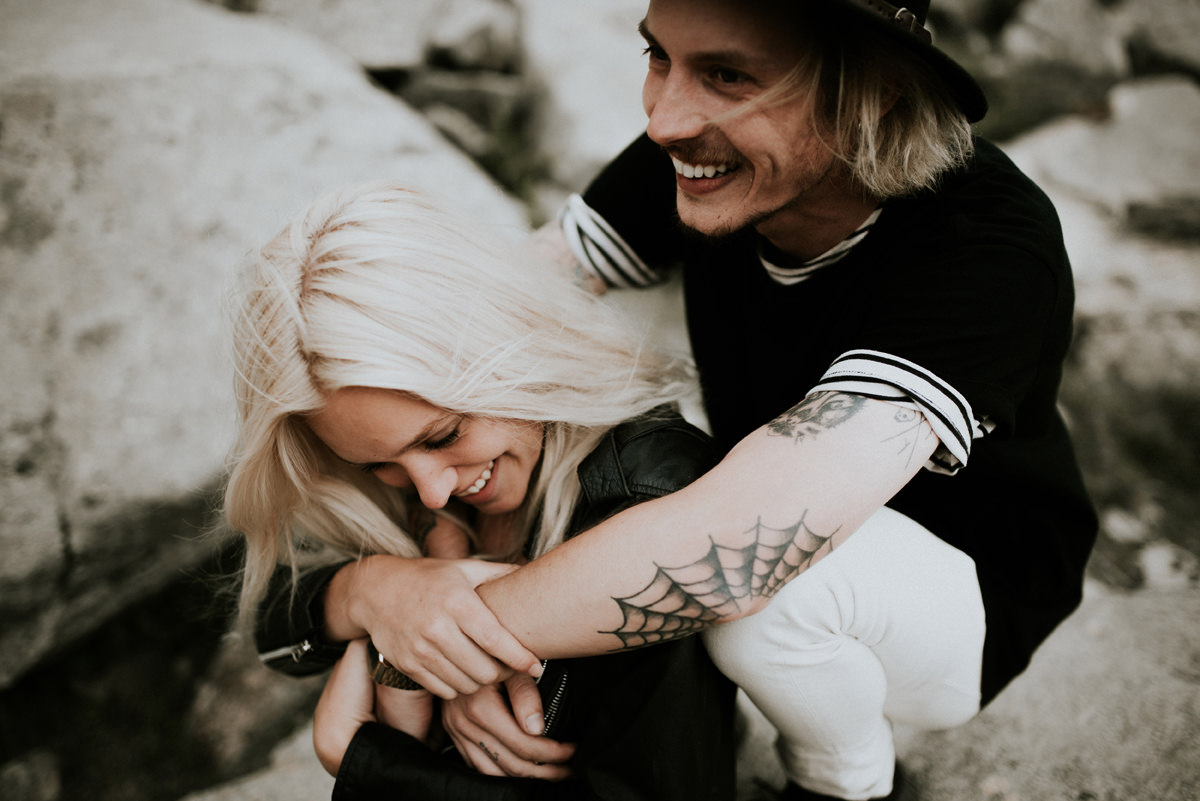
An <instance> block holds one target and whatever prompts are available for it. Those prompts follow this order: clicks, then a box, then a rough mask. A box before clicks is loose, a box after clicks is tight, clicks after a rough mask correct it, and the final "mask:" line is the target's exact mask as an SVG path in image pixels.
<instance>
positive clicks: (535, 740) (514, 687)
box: [442, 673, 575, 780]
mask: <svg viewBox="0 0 1200 801" xmlns="http://www.w3.org/2000/svg"><path fill="white" fill-rule="evenodd" d="M504 685H505V689H506V690H507V694H508V698H507V699H506V698H505V696H504V694H503V693H501V691H500V688H499V687H498V686H491V687H484V688H483V689H482V690H480V691H479V692H477V693H474V694H473V695H466V696H462V697H460V698H457V699H455V700H453V701H447V702H445V703H443V704H442V726H443V727H444V728H445V729H446V732H447V733H448V734H449V735H450V739H451V740H453V741H454V746H455V748H457V749H458V752H459V753H460V754H461V755H462V757H463V759H464V760H465V761H466V762H467V764H468V765H470V766H472V767H473V768H475V770H477V771H479V772H480V773H483V774H486V775H488V776H522V777H529V778H536V779H550V780H558V779H565V778H567V776H569V775H570V774H571V771H570V768H568V767H567V765H566V762H567V760H569V759H570V758H571V756H572V754H574V753H575V747H574V746H572V745H569V744H567V743H560V742H558V741H556V740H551V739H549V738H548V737H541V736H539V735H540V734H541V733H542V730H543V728H544V724H543V722H542V702H541V697H540V696H539V695H538V689H537V685H536V684H534V682H533V680H532V679H531V678H529V677H528V676H526V675H525V674H523V673H515V674H513V675H512V676H511V677H510V678H509V679H508V680H507V681H505V683H504ZM510 702H511V706H510Z"/></svg>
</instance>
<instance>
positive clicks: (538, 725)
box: [504, 673, 546, 736]
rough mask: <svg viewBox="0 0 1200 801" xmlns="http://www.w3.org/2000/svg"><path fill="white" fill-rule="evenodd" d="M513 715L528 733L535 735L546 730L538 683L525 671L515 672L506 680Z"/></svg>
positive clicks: (505, 684) (505, 685)
mask: <svg viewBox="0 0 1200 801" xmlns="http://www.w3.org/2000/svg"><path fill="white" fill-rule="evenodd" d="M504 687H505V689H506V690H507V691H508V703H509V705H510V706H511V707H512V712H513V717H514V718H516V721H517V723H518V724H520V726H521V728H523V729H524V730H525V731H526V732H527V733H529V734H532V735H534V736H537V735H540V734H541V733H542V732H543V731H545V730H546V720H545V718H544V717H543V714H542V696H541V694H540V693H539V692H538V687H537V684H536V683H535V682H534V680H533V679H531V678H530V677H529V676H527V675H525V674H524V673H514V674H513V675H512V676H509V677H508V679H507V680H505V682H504Z"/></svg>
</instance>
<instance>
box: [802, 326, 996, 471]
mask: <svg viewBox="0 0 1200 801" xmlns="http://www.w3.org/2000/svg"><path fill="white" fill-rule="evenodd" d="M813 391H837V392H848V393H852V394H855V395H862V396H864V397H868V398H875V399H877V400H883V401H887V402H889V403H894V404H897V405H900V406H905V407H907V408H910V409H915V410H916V411H918V412H920V413H921V414H922V415H923V416H924V417H925V419H926V421H928V423H929V425H930V427H931V428H933V432H934V434H936V435H937V438H938V441H939V443H940V444H939V445H938V448H937V450H936V451H934V453H933V456H931V457H930V458H929V461H928V462H926V463H925V468H926V469H927V470H931V471H933V472H935V473H944V474H946V475H953V474H954V473H957V472H958V471H959V469H960V468H962V467H963V466H964V465H965V464H966V463H967V459H968V458H969V457H970V455H971V443H972V442H973V441H974V440H975V439H978V438H980V437H982V436H984V435H985V434H987V433H988V432H989V431H991V430H992V428H994V425H993V424H992V423H991V422H990V421H988V420H987V419H982V420H977V419H976V418H975V416H974V414H973V413H972V411H971V405H970V404H969V403H967V399H966V398H964V397H963V396H962V395H961V394H960V393H959V392H958V391H957V390H956V389H954V387H952V386H950V385H949V384H947V383H946V382H945V381H943V380H942V379H940V378H938V377H937V376H936V375H934V374H933V373H931V372H929V371H928V370H926V369H925V368H923V367H920V366H919V365H917V364H914V363H913V362H910V361H908V360H906V359H901V358H900V357H898V356H892V355H890V354H887V353H881V352H879V351H873V350H852V351H849V352H847V353H843V354H842V355H841V356H839V357H838V358H837V359H835V360H834V362H833V364H832V365H830V367H829V369H828V370H826V371H825V375H823V376H822V377H821V381H820V383H818V384H817V386H815V387H814V388H813Z"/></svg>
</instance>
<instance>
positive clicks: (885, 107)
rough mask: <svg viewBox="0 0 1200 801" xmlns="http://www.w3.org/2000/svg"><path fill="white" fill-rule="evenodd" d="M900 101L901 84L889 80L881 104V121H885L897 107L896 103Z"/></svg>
mask: <svg viewBox="0 0 1200 801" xmlns="http://www.w3.org/2000/svg"><path fill="white" fill-rule="evenodd" d="M899 99H900V84H899V83H898V82H897V81H896V80H895V79H894V78H891V79H888V81H887V85H885V86H884V87H883V96H882V97H881V98H880V103H879V119H881V120H882V119H883V118H884V117H886V116H887V115H888V112H890V111H891V110H892V107H893V106H895V105H896V101H897V100H899Z"/></svg>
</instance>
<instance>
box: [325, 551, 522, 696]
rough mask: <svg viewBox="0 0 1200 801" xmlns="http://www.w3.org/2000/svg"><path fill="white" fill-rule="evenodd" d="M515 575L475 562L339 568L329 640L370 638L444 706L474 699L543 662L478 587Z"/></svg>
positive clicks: (328, 606) (382, 560)
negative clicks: (500, 618)
mask: <svg viewBox="0 0 1200 801" xmlns="http://www.w3.org/2000/svg"><path fill="white" fill-rule="evenodd" d="M513 569H515V566H514V565H506V564H496V563H492V562H483V561H480V560H476V559H432V558H425V559H407V558H404V557H398V556H385V555H377V556H368V557H366V558H364V559H361V560H359V561H358V562H355V563H352V564H350V565H347V566H346V567H344V568H342V569H341V570H340V571H338V573H337V574H336V575H335V576H334V577H333V580H332V581H331V582H330V584H329V588H328V589H327V591H326V596H325V623H326V633H327V634H328V636H329V637H330V638H332V639H335V640H344V639H352V638H356V637H362V636H365V635H369V636H370V637H371V640H372V641H373V642H374V643H375V647H376V648H377V649H378V650H379V653H381V654H383V656H384V658H385V659H387V660H388V661H389V662H391V663H392V664H393V665H395V666H396V667H397V668H398V669H399V670H401V671H402V672H404V673H405V674H407V675H408V676H409V677H410V678H411V679H413V680H414V681H416V682H418V683H419V684H421V686H423V687H424V688H425V689H427V690H429V691H430V692H432V693H433V694H434V695H437V696H439V697H441V698H443V699H447V700H448V699H452V698H454V697H456V696H457V695H459V694H460V693H462V694H467V695H469V694H471V693H474V692H477V691H478V690H479V689H480V688H482V687H485V686H487V685H490V684H495V683H496V682H498V681H501V680H503V679H504V678H506V677H507V676H508V675H509V674H510V673H511V671H513V670H515V671H518V672H521V673H526V674H528V675H531V676H539V675H541V662H540V661H539V660H538V658H537V657H536V656H534V654H533V653H532V652H530V651H529V650H528V649H526V648H525V647H524V646H523V645H521V643H520V641H519V640H517V638H516V637H514V636H512V634H510V633H509V632H508V630H507V629H505V628H504V627H503V626H502V625H500V622H499V621H498V620H497V619H496V616H495V615H493V614H492V612H491V610H489V609H488V608H487V606H485V605H484V603H483V602H482V601H481V600H480V599H479V596H478V595H477V594H476V593H475V587H476V586H478V585H479V584H481V583H483V582H485V581H489V580H491V579H493V578H496V577H498V576H502V575H504V574H506V573H508V572H509V571H511V570H513Z"/></svg>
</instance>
